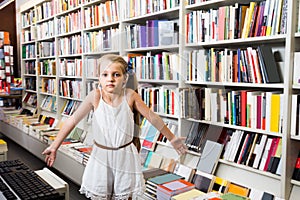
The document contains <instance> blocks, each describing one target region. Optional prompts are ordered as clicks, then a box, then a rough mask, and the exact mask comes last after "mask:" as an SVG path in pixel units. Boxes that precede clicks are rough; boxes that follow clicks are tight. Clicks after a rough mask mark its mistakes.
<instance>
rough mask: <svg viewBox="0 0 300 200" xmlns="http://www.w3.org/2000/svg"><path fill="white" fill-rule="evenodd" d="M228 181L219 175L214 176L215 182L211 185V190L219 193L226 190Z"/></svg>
mask: <svg viewBox="0 0 300 200" xmlns="http://www.w3.org/2000/svg"><path fill="white" fill-rule="evenodd" d="M229 184H230V181H228V180H226V179H223V178H221V177H219V176H216V178H215V182H214V183H213V186H212V192H217V193H219V194H224V193H225V192H226V191H227V190H228V186H229Z"/></svg>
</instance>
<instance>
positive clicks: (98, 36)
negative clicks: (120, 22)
mask: <svg viewBox="0 0 300 200" xmlns="http://www.w3.org/2000/svg"><path fill="white" fill-rule="evenodd" d="M119 34H121V33H120V31H119V28H113V27H110V28H109V29H101V30H99V31H93V32H85V33H84V34H83V37H82V38H83V44H84V45H83V47H82V48H83V52H84V53H94V52H101V51H108V50H118V49H119V45H120V43H119Z"/></svg>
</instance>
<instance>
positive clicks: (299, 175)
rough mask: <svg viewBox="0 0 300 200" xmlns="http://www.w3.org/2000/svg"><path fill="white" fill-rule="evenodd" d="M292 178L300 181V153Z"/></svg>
mask: <svg viewBox="0 0 300 200" xmlns="http://www.w3.org/2000/svg"><path fill="white" fill-rule="evenodd" d="M292 178H293V179H294V180H297V181H300V152H299V153H298V157H297V159H296V163H295V167H294V171H293V175H292Z"/></svg>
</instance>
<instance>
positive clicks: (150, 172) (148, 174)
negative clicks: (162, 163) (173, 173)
mask: <svg viewBox="0 0 300 200" xmlns="http://www.w3.org/2000/svg"><path fill="white" fill-rule="evenodd" d="M167 173H168V172H167V171H165V170H163V169H160V168H152V169H145V170H143V175H144V179H145V180H146V181H147V180H148V179H149V178H153V177H156V176H160V175H163V174H167Z"/></svg>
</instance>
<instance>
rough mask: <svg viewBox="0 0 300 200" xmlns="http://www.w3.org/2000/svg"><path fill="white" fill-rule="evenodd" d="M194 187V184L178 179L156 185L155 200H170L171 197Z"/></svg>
mask: <svg viewBox="0 0 300 200" xmlns="http://www.w3.org/2000/svg"><path fill="white" fill-rule="evenodd" d="M194 187H195V185H194V184H192V183H190V182H188V181H186V180H184V179H178V180H174V181H170V182H167V183H163V184H161V185H158V187H157V193H156V195H157V199H158V200H163V199H170V198H171V197H172V196H174V195H177V194H180V193H182V192H186V191H189V190H191V189H193V188H194Z"/></svg>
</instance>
